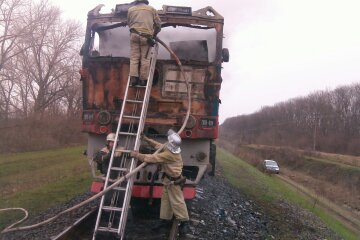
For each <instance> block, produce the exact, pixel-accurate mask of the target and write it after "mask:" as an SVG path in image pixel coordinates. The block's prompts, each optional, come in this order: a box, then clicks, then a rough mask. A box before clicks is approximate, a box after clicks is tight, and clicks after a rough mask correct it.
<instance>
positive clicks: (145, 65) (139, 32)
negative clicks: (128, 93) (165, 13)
mask: <svg viewBox="0 0 360 240" xmlns="http://www.w3.org/2000/svg"><path fill="white" fill-rule="evenodd" d="M148 4H149V2H148V1H147V0H136V1H135V6H133V7H131V8H129V10H128V15H127V23H128V25H129V29H130V84H131V85H132V86H134V85H137V84H139V85H142V86H145V85H146V80H147V78H148V74H149V68H150V56H149V50H150V47H151V46H150V45H149V44H153V43H154V40H153V37H155V36H156V34H158V33H159V32H160V30H161V20H160V18H159V15H158V14H157V12H156V10H155V9H154V8H153V7H151V6H149V5H148ZM139 68H140V73H139Z"/></svg>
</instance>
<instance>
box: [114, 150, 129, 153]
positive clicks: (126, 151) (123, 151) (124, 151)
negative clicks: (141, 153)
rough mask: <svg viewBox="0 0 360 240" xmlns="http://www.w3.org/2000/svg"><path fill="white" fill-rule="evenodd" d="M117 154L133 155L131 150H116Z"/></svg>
mask: <svg viewBox="0 0 360 240" xmlns="http://www.w3.org/2000/svg"><path fill="white" fill-rule="evenodd" d="M115 152H122V153H131V150H125V149H121V150H115Z"/></svg>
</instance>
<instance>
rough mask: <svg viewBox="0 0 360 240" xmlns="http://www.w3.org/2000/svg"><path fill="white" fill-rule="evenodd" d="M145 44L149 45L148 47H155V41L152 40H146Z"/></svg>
mask: <svg viewBox="0 0 360 240" xmlns="http://www.w3.org/2000/svg"><path fill="white" fill-rule="evenodd" d="M147 43H148V44H149V46H151V47H153V46H155V44H156V41H155V39H154V38H148V39H147Z"/></svg>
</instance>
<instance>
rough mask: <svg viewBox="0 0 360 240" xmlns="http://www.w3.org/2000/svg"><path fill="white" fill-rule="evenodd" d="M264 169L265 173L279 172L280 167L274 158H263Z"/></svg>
mask: <svg viewBox="0 0 360 240" xmlns="http://www.w3.org/2000/svg"><path fill="white" fill-rule="evenodd" d="M263 165H264V171H265V172H267V173H276V174H279V172H280V168H279V165H278V164H277V162H276V161H274V160H264V164H263Z"/></svg>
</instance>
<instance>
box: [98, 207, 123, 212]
mask: <svg viewBox="0 0 360 240" xmlns="http://www.w3.org/2000/svg"><path fill="white" fill-rule="evenodd" d="M102 210H104V211H116V212H121V211H122V208H119V207H110V206H103V207H102Z"/></svg>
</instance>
